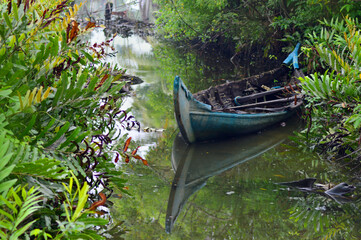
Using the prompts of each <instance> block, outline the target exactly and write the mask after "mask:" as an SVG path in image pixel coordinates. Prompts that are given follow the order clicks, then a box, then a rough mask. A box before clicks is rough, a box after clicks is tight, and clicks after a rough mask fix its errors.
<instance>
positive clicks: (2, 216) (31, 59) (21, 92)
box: [0, 0, 147, 239]
mask: <svg viewBox="0 0 361 240" xmlns="http://www.w3.org/2000/svg"><path fill="white" fill-rule="evenodd" d="M78 9H79V6H78V5H73V6H71V2H70V1H67V0H64V1H44V0H32V1H29V0H26V1H21V0H18V1H2V2H1V3H0V14H1V18H0V37H1V38H0V159H1V162H0V236H1V239H19V238H20V239H29V238H30V237H31V238H32V239H79V238H82V239H103V237H102V236H101V235H98V233H97V231H95V229H94V226H101V225H105V224H107V223H108V222H109V221H108V220H107V219H104V218H100V217H99V216H100V215H102V214H103V213H102V212H99V211H97V207H98V206H101V205H103V204H104V203H105V200H106V199H107V198H108V197H109V196H110V195H111V193H112V191H113V189H117V188H118V189H119V190H122V189H123V187H124V183H125V180H124V178H123V176H122V173H121V171H120V170H119V169H116V165H117V164H119V163H120V162H118V160H119V159H120V158H122V157H123V158H124V159H125V160H126V161H129V158H130V157H134V158H136V159H140V160H142V161H143V163H144V164H147V163H146V161H145V160H144V159H142V158H141V157H140V156H138V155H137V154H136V152H137V151H136V150H134V151H133V152H132V153H129V148H128V146H129V145H130V139H128V140H127V141H126V142H125V144H124V147H123V146H119V145H120V142H119V141H113V140H114V139H116V138H118V139H119V136H120V134H121V130H122V128H123V129H125V128H127V127H128V128H131V127H133V126H134V125H137V122H136V121H135V120H134V117H132V116H129V115H127V113H126V112H125V111H123V110H121V109H120V104H121V102H122V96H121V95H120V89H121V88H122V87H123V83H122V82H121V81H120V80H119V78H120V77H121V73H122V72H123V71H122V70H120V69H117V68H116V67H109V66H108V65H105V64H103V63H101V61H100V60H101V59H102V58H103V57H104V56H105V51H104V49H105V48H106V47H110V48H111V46H110V42H111V40H108V41H106V42H103V43H99V44H94V45H92V46H90V45H89V44H87V43H85V41H84V38H85V36H86V34H88V33H89V31H91V29H92V28H94V26H95V23H92V22H88V23H87V24H85V25H84V26H83V27H81V26H80V24H79V23H78V22H77V21H76V20H75V19H76V13H77V11H78ZM115 72H118V74H113V73H115ZM115 121H117V124H118V127H115ZM124 140H125V139H124ZM120 149H121V150H120ZM123 191H126V190H123ZM99 197H100V198H101V200H99V201H97V200H98V198H99Z"/></svg>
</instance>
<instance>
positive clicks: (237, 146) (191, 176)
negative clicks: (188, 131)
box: [165, 117, 301, 233]
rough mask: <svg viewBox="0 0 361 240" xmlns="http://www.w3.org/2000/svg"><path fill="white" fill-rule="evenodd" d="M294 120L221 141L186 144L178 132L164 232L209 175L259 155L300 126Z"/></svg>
mask: <svg viewBox="0 0 361 240" xmlns="http://www.w3.org/2000/svg"><path fill="white" fill-rule="evenodd" d="M297 120H298V118H296V117H294V118H291V119H289V121H287V123H286V126H285V127H281V126H279V127H276V128H272V129H267V130H265V131H263V132H262V133H261V134H256V133H253V134H247V135H246V136H242V137H238V138H230V139H225V140H222V141H212V142H196V143H194V144H186V143H185V141H184V140H183V138H182V137H181V136H180V135H178V136H177V137H176V138H175V139H174V142H173V148H172V158H171V160H172V168H173V170H174V172H175V175H174V179H173V182H172V186H171V190H170V193H169V200H168V207H167V213H166V221H165V222H166V223H165V227H166V231H167V232H168V233H170V232H171V231H172V228H173V226H174V224H175V222H176V220H177V217H178V216H179V214H180V212H181V211H182V209H183V206H184V205H185V204H186V202H187V200H188V199H189V197H190V196H191V195H193V194H194V193H195V192H197V191H199V190H200V189H201V188H202V187H203V186H205V185H206V182H207V180H208V179H209V178H210V177H212V176H215V175H218V174H221V173H222V172H224V171H227V170H229V169H231V168H233V167H235V166H237V165H239V164H242V163H245V162H247V161H250V160H251V159H254V158H256V157H258V156H261V155H262V154H264V153H265V152H267V151H268V150H270V149H272V148H274V147H275V146H277V145H279V144H280V143H282V142H283V141H284V140H285V139H287V137H288V136H289V135H290V134H291V133H292V132H293V131H294V130H296V129H297V128H299V127H300V126H301V124H300V121H297Z"/></svg>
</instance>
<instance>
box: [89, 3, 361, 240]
mask: <svg viewBox="0 0 361 240" xmlns="http://www.w3.org/2000/svg"><path fill="white" fill-rule="evenodd" d="M119 5H120V4H119ZM109 38H110V37H107V34H106V31H104V29H102V28H98V29H97V30H96V31H94V32H93V33H92V35H91V37H90V41H91V42H92V43H96V42H97V43H100V42H103V41H105V40H107V39H109ZM112 45H113V47H114V48H115V51H116V52H115V54H113V55H111V56H109V57H108V58H107V59H106V61H107V62H108V63H110V64H117V65H119V66H120V67H121V68H123V69H126V74H129V75H134V76H137V77H140V78H141V79H142V80H143V81H144V82H143V83H141V84H139V85H133V86H132V88H133V91H131V92H130V93H129V95H128V96H127V97H126V99H125V101H124V104H123V107H124V109H130V114H132V115H133V116H135V118H136V119H137V120H138V121H139V122H140V124H141V131H136V130H131V131H129V132H127V134H128V136H127V137H129V136H130V137H132V138H133V139H134V140H136V141H137V144H138V145H139V146H141V147H140V154H141V155H142V156H143V157H144V158H146V159H147V161H148V162H149V167H147V166H144V165H142V164H141V162H130V163H129V164H124V165H123V167H124V168H125V169H124V171H125V172H126V175H127V176H126V178H127V180H128V182H127V186H128V188H129V190H128V191H129V192H130V195H126V194H123V197H122V198H121V199H111V201H112V203H113V206H112V207H111V208H110V210H111V217H112V221H113V223H112V225H111V226H110V229H109V230H108V232H107V233H106V234H107V236H108V237H109V239H333V236H334V235H335V234H342V236H343V238H341V239H357V238H359V237H361V235H360V229H361V228H360V223H361V221H360V210H359V204H358V201H357V200H352V199H351V200H349V199H348V200H349V201H348V200H347V201H346V200H345V199H341V200H340V199H332V198H329V197H325V196H324V195H322V194H318V193H310V192H307V191H300V190H299V189H295V188H290V187H287V186H284V185H279V184H277V183H281V182H290V181H297V180H301V179H305V178H316V183H319V184H327V183H329V182H332V183H335V184H338V183H340V182H347V183H348V184H354V185H356V186H358V184H359V179H349V178H348V177H347V175H346V174H340V171H339V168H338V165H335V164H333V163H331V162H327V161H324V160H321V159H320V158H319V156H317V155H312V154H310V153H308V152H304V151H301V150H300V148H298V147H297V144H296V143H295V142H294V141H291V140H290V137H291V136H294V132H297V131H301V130H302V121H301V120H300V119H301V116H299V115H298V116H295V117H294V118H292V119H290V120H288V121H287V122H285V123H282V124H278V125H276V126H274V127H272V128H270V129H266V130H263V131H260V132H258V133H255V134H251V135H247V136H242V137H239V138H233V139H227V140H224V141H216V142H208V143H199V144H193V145H187V144H185V143H184V142H183V140H182V138H181V137H179V135H178V129H177V125H176V122H175V119H174V116H173V114H174V113H173V100H172V83H173V79H174V77H175V75H180V76H181V77H182V79H183V80H184V81H185V83H186V84H187V86H188V87H189V89H190V90H191V91H192V92H196V91H199V90H201V89H204V88H206V87H208V86H210V85H212V84H217V83H220V82H222V81H224V79H231V78H233V77H234V74H235V73H234V69H233V68H234V66H233V65H232V64H231V63H230V62H229V59H227V58H224V57H223V56H221V55H219V54H217V53H215V52H211V51H210V52H204V53H202V54H201V55H200V54H196V53H194V52H191V51H188V50H187V49H186V48H185V47H175V46H170V45H167V44H162V43H160V42H159V41H157V40H156V39H155V38H154V37H152V36H144V35H142V36H139V35H137V34H136V33H134V34H130V35H129V36H127V37H124V36H123V37H122V36H120V35H119V36H116V37H115V38H114V39H113V41H112ZM245 75H246V74H245ZM125 137H126V136H123V138H125ZM356 192H357V191H356ZM119 193H120V192H119Z"/></svg>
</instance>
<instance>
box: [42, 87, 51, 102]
mask: <svg viewBox="0 0 361 240" xmlns="http://www.w3.org/2000/svg"><path fill="white" fill-rule="evenodd" d="M50 90H51V87H48V89H46V91H45V92H44V94H43V96H42V97H41V101H44V99H46V98H47V97H48V96H49V93H50Z"/></svg>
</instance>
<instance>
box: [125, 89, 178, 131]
mask: <svg viewBox="0 0 361 240" xmlns="http://www.w3.org/2000/svg"><path fill="white" fill-rule="evenodd" d="M159 85H160V83H154V84H152V85H146V86H142V87H139V88H138V89H137V96H136V97H134V103H133V110H132V112H133V113H134V115H135V116H138V117H140V118H141V119H143V120H142V121H143V123H144V124H145V125H147V126H149V127H155V128H166V127H168V126H175V120H174V115H173V99H172V95H170V94H167V93H165V92H164V91H163V90H162V87H160V86H159ZM140 115H141V116H140Z"/></svg>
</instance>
